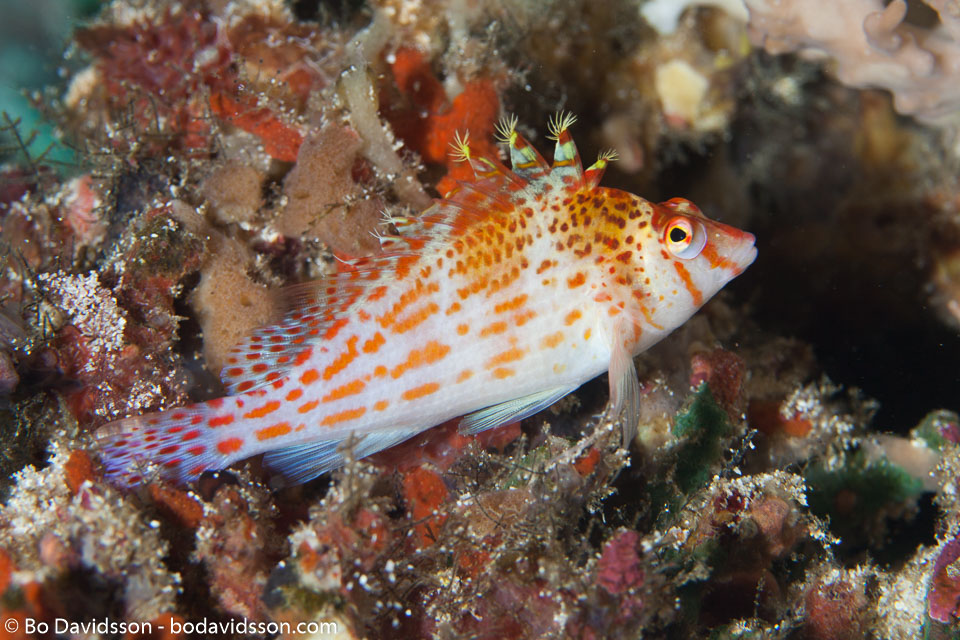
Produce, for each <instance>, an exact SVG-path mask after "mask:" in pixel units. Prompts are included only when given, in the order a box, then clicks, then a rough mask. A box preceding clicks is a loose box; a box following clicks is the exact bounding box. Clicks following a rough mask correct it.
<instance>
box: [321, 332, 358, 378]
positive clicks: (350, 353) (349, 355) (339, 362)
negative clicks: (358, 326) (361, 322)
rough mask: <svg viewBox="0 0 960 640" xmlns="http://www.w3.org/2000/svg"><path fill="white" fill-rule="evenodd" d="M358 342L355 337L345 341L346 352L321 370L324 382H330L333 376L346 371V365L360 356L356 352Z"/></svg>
mask: <svg viewBox="0 0 960 640" xmlns="http://www.w3.org/2000/svg"><path fill="white" fill-rule="evenodd" d="M358 340H359V338H357V336H351V337H350V339H349V340H347V350H346V351H344V352H343V353H341V354H340V355H339V356H337V359H336V360H334V361H333V362H332V363H331V364H330V365H329V366H328V367H327V368H326V369H324V370H323V379H324V380H330V379H331V378H333V376H335V375H337V374H338V373H340V372H341V371H343V370H344V369H346V368H347V365H349V364H350V363H351V362H353V361H354V360H355V359H356V357H357V356H358V355H360V353H359V352H358V351H357V341H358Z"/></svg>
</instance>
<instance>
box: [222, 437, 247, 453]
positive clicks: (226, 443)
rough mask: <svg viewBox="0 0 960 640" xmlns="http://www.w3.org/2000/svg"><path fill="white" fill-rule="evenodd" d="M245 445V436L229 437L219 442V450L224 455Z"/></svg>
mask: <svg viewBox="0 0 960 640" xmlns="http://www.w3.org/2000/svg"><path fill="white" fill-rule="evenodd" d="M242 446H243V438H227V439H226V440H221V441H220V442H218V443H217V451H219V452H220V453H222V454H224V455H229V454H231V453H235V452H237V451H239V450H240V447H242Z"/></svg>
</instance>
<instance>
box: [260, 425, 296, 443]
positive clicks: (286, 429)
mask: <svg viewBox="0 0 960 640" xmlns="http://www.w3.org/2000/svg"><path fill="white" fill-rule="evenodd" d="M292 430H293V429H291V428H290V423H289V422H278V423H277V424H274V425H270V426H269V427H265V428H263V429H259V430H258V431H257V432H256V433H257V440H261V441H262V440H270V439H272V438H279V437H280V436H285V435H287V434H288V433H290V432H291V431H292Z"/></svg>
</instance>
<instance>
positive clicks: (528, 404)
mask: <svg viewBox="0 0 960 640" xmlns="http://www.w3.org/2000/svg"><path fill="white" fill-rule="evenodd" d="M576 388H577V387H576V386H573V387H554V388H552V389H546V390H544V391H538V392H537V393H532V394H530V395H528V396H523V397H522V398H515V399H513V400H508V401H506V402H501V403H500V404H495V405H493V406H491V407H487V408H486V409H481V410H480V411H475V412H473V413H471V414H469V415H467V416H464V418H463V419H462V420H460V426H459V428H460V433H463V434H466V435H473V434H476V433H480V432H482V431H486V430H487V429H493V428H494V427H499V426H500V425H503V424H507V423H510V422H518V421H520V420H523V419H524V418H529V417H530V416H532V415H533V414H535V413H539V412H540V411H543V410H544V409H546V408H547V407H549V406H550V405H552V404H553V403H554V402H556V401H557V400H559V399H560V398H562V397H563V396H565V395H567V394H569V393H571V392H572V391H574V390H575V389H576Z"/></svg>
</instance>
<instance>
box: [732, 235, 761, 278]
mask: <svg viewBox="0 0 960 640" xmlns="http://www.w3.org/2000/svg"><path fill="white" fill-rule="evenodd" d="M741 233H742V234H743V237H742V241H741V244H740V248H739V249H738V250H737V252H736V254H735V255H734V256H733V262H734V264H736V265H737V268H736V273H735V274H734V275H735V276H738V275H740V274H741V273H743V272H744V271H746V269H747V267H749V266H750V265H751V264H753V261H754V260H756V259H757V247H756V246H754V245H755V243H756V241H757V239H756V237H754V235H753V234H752V233H747V232H746V231H743V232H741Z"/></svg>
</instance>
